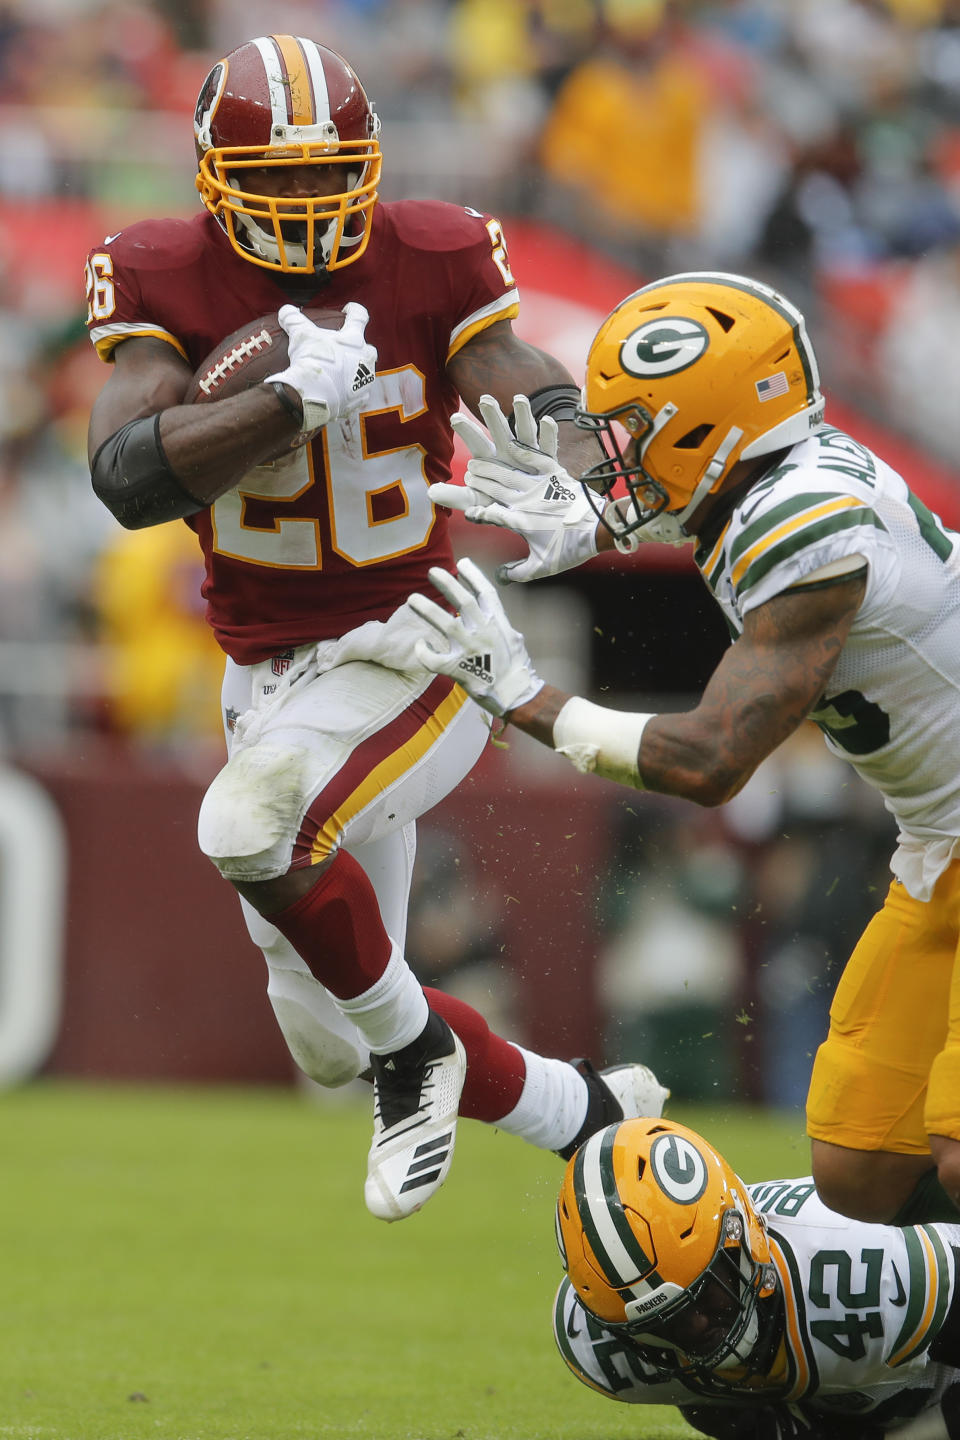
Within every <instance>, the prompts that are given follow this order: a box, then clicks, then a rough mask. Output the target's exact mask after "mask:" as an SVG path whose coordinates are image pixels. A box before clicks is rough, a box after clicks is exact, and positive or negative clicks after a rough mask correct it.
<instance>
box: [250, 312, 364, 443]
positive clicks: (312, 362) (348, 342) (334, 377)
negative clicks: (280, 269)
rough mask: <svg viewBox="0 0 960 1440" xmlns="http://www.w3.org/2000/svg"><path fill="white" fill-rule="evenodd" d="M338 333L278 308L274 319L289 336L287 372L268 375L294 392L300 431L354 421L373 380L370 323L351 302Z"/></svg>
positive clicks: (301, 314) (296, 313) (299, 315)
mask: <svg viewBox="0 0 960 1440" xmlns="http://www.w3.org/2000/svg"><path fill="white" fill-rule="evenodd" d="M343 313H344V316H345V319H344V322H343V324H342V325H341V327H340V329H339V330H324V329H323V327H322V326H320V325H314V323H313V321H312V320H308V319H307V317H306V315H304V314H303V312H302V311H300V310H298V309H297V307H296V306H295V305H281V307H280V309H279V310H278V311H277V319H278V320H279V322H280V324H281V326H282V327H283V329H284V330H285V331H286V334H287V368H286V370H281V371H279V372H278V374H276V375H268V376H267V380H266V381H265V382H264V383H270V382H271V381H274V380H280V381H282V382H283V384H284V385H289V386H290V387H291V389H293V390H296V392H297V394H298V395H299V396H300V399H301V400H302V402H303V424H302V425H301V427H300V428H301V430H316V429H318V428H319V427H320V426H321V425H329V423H330V421H331V420H339V419H341V417H342V416H344V415H352V414H353V413H354V411H356V410H359V409H360V407H361V405H362V404H363V399H364V396H365V394H366V392H367V389H368V388H369V386H371V385H372V384H373V382H374V379H375V378H376V366H377V350H376V346H375V345H370V344H369V343H368V342H367V341H366V340H365V339H364V333H363V332H364V330H365V328H366V324H367V321H368V320H369V319H370V316H369V315H368V313H367V311H366V310H365V309H364V307H363V306H362V305H358V304H357V303H356V301H355V300H351V301H349V302H348V303H347V304H346V305H344V307H343Z"/></svg>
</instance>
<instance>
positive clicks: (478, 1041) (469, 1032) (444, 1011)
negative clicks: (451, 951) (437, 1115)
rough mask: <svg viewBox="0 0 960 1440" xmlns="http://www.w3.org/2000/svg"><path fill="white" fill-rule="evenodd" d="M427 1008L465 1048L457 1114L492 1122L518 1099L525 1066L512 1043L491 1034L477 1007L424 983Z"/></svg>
mask: <svg viewBox="0 0 960 1440" xmlns="http://www.w3.org/2000/svg"><path fill="white" fill-rule="evenodd" d="M424 994H425V995H426V997H427V1003H428V1005H429V1006H430V1009H431V1010H435V1011H436V1013H437V1014H438V1015H442V1016H443V1018H444V1020H446V1022H447V1024H448V1025H449V1026H450V1028H451V1030H454V1031H455V1032H456V1033H457V1035H459V1036H460V1039H461V1040H462V1041H463V1047H464V1049H465V1050H466V1052H467V1079H466V1083H465V1084H464V1087H463V1094H462V1095H461V1096H460V1114H461V1115H465V1116H467V1117H469V1119H471V1120H483V1121H485V1122H486V1123H487V1124H488V1125H493V1124H496V1122H497V1121H498V1120H502V1119H503V1117H504V1115H509V1113H510V1111H511V1110H512V1109H513V1107H514V1106H515V1105H516V1103H517V1101H518V1100H519V1099H520V1095H521V1092H522V1090H523V1082H524V1079H525V1076H526V1066H525V1065H524V1063H523V1056H522V1055H521V1054H520V1051H519V1050H518V1049H517V1048H516V1046H514V1045H510V1044H508V1042H507V1041H506V1040H503V1039H501V1037H500V1036H499V1035H495V1034H494V1033H493V1031H492V1030H491V1029H490V1026H489V1025H488V1024H487V1022H486V1020H484V1018H483V1016H482V1015H481V1014H480V1013H479V1011H477V1010H474V1009H473V1007H472V1006H471V1005H467V1004H465V1003H464V1001H462V1000H455V999H454V997H453V996H452V995H447V994H446V993H445V992H444V991H443V990H433V989H431V987H430V986H427V985H425V986H424Z"/></svg>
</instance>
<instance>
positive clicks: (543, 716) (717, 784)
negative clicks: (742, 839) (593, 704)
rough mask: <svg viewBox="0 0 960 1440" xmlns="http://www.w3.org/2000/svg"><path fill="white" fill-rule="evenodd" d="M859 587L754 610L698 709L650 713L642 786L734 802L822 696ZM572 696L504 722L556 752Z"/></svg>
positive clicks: (530, 705) (847, 585)
mask: <svg viewBox="0 0 960 1440" xmlns="http://www.w3.org/2000/svg"><path fill="white" fill-rule="evenodd" d="M865 584H866V582H865V580H864V579H863V578H862V577H857V578H855V579H851V580H843V581H838V582H837V583H836V584H834V585H829V586H826V587H824V588H822V589H817V590H814V591H811V592H810V593H808V594H804V592H803V591H802V589H796V590H791V591H787V592H785V593H784V594H782V595H778V596H777V597H776V598H775V599H773V600H770V601H768V602H767V604H766V605H761V606H759V607H758V608H757V609H756V610H752V611H751V612H750V614H749V615H748V616H747V619H746V623H745V625H744V631H743V634H742V635H741V636H740V637H739V639H738V640H736V641H735V643H734V644H733V645H731V647H730V649H729V650H728V651H727V652H726V654H725V655H724V657H723V659H722V660H721V662H720V664H719V665H718V666H717V668H716V670H715V671H714V673H713V675H712V676H711V678H710V681H709V683H708V684H707V687H706V690H705V691H704V694H703V698H702V699H701V701H700V703H699V704H698V705H697V707H696V708H695V709H694V710H689V711H685V712H683V713H681V714H675V715H669V714H668V715H654V716H652V717H651V718H650V719H649V720H648V721H647V722H646V724H645V725H644V726H643V729H642V735H641V739H640V748H639V752H638V755H637V762H636V765H637V769H638V770H639V775H640V781H641V783H642V785H643V788H644V789H646V790H658V791H660V792H661V793H663V794H665V795H680V796H683V797H684V798H685V799H687V800H695V801H696V802H697V803H698V804H700V805H722V804H723V803H724V802H725V801H726V800H729V799H730V798H731V796H733V795H736V793H737V791H738V790H740V789H741V787H742V786H743V785H744V784H745V783H746V782H747V780H749V778H750V776H751V775H752V774H753V772H754V771H755V770H756V768H757V766H758V765H759V764H760V762H761V761H762V760H765V759H766V757H767V756H768V755H770V754H771V753H772V752H773V751H774V750H775V749H776V748H777V746H778V745H780V744H782V743H783V741H784V740H786V739H787V737H788V736H789V735H791V734H792V733H793V731H794V730H796V729H797V727H798V726H799V725H800V723H801V721H802V720H803V719H804V718H805V717H806V716H807V715H808V714H809V712H810V711H811V710H812V709H813V708H814V707H815V705H816V703H817V701H818V700H819V699H820V697H821V695H822V694H823V693H824V690H825V688H826V685H827V682H828V680H829V678H830V675H831V673H832V671H833V668H834V666H835V665H836V662H837V659H838V657H839V654H840V651H841V649H842V648H843V645H844V642H845V641H846V638H847V635H848V634H849V631H850V627H851V625H852V624H853V620H854V617H855V616H856V613H857V610H858V608H859V606H860V603H861V601H862V599H863V594H864V588H865ZM570 698H571V697H570V696H568V695H566V694H564V693H563V692H562V691H560V690H556V689H554V688H553V686H550V685H545V686H544V687H543V688H542V690H540V691H539V692H538V693H537V694H536V695H534V697H533V698H532V699H531V700H529V701H528V702H527V703H526V704H525V705H521V706H518V707H517V708H516V709H515V710H512V711H510V712H508V714H507V717H506V718H507V719H508V721H509V722H510V724H512V725H516V726H517V727H518V728H519V729H521V730H526V731H527V732H528V734H530V735H533V736H534V737H535V738H536V739H538V740H541V741H543V743H544V744H546V745H553V744H554V743H555V736H554V730H553V727H554V721H555V720H556V718H557V716H558V715H559V713H560V711H561V709H562V708H563V707H564V705H565V704H566V703H567V701H568V700H569V699H570ZM606 713H607V714H608V715H611V716H612V715H613V713H614V712H611V711H608V712H606ZM624 719H627V717H626V716H624Z"/></svg>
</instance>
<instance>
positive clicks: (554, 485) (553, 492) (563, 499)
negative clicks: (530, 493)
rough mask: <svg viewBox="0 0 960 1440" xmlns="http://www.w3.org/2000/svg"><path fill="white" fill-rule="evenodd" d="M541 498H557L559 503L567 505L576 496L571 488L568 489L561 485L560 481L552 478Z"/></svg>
mask: <svg viewBox="0 0 960 1440" xmlns="http://www.w3.org/2000/svg"><path fill="white" fill-rule="evenodd" d="M543 498H544V500H559V501H560V503H561V504H563V505H569V504H571V502H572V501H574V500H576V498H577V497H576V495H575V494H574V492H573V491H572V490H568V489H567V487H566V486H565V485H561V484H560V481H559V480H557V479H555V478H554V479H551V480H550V483H549V484H548V486H547V488H546V490H544V492H543Z"/></svg>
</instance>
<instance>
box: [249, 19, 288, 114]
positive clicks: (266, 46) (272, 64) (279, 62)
mask: <svg viewBox="0 0 960 1440" xmlns="http://www.w3.org/2000/svg"><path fill="white" fill-rule="evenodd" d="M253 43H254V45H256V47H257V49H258V50H259V51H260V58H261V60H262V61H263V70H264V74H265V75H266V77H267V88H268V90H269V93H270V114H271V128H272V126H273V125H287V124H289V120H288V117H287V90H286V87H285V85H284V83H283V74H284V65H283V57H282V56H281V54H280V51H279V49H278V47H277V45H276V43H275V41H274V40H273V38H272V37H271V36H269V35H261V36H259V37H258V38H257V39H255V40H254V42H253Z"/></svg>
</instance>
